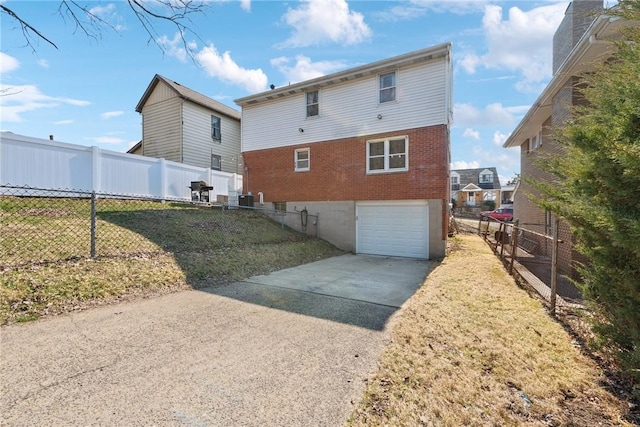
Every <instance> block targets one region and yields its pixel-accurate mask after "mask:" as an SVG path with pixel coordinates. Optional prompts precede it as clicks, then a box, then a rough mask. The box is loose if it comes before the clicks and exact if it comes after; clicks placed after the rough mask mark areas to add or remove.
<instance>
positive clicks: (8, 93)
mask: <svg viewBox="0 0 640 427" xmlns="http://www.w3.org/2000/svg"><path fill="white" fill-rule="evenodd" d="M12 89H13V87H7V88H4V89H0V96H11V95H17V94H19V93H20V92H22V90H18V91H13V92H11V90H12Z"/></svg>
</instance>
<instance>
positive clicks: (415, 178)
mask: <svg viewBox="0 0 640 427" xmlns="http://www.w3.org/2000/svg"><path fill="white" fill-rule="evenodd" d="M447 132H448V130H447V127H446V126H444V125H439V126H431V127H424V128H417V129H409V130H403V131H395V132H392V133H381V134H375V135H367V136H362V137H354V138H345V139H338V140H332V141H323V142H315V143H312V144H302V145H296V146H289V147H280V148H273V149H269V150H257V151H248V152H245V153H243V158H244V163H245V174H244V181H243V182H244V192H249V191H251V192H252V193H253V194H254V195H255V194H257V193H258V192H262V193H263V195H264V200H265V202H293V201H314V200H315V201H347V200H355V201H357V200H412V199H422V200H424V199H436V200H440V201H442V204H443V206H447V203H448V202H449V200H448V191H449V177H448V175H449V160H448V159H449V139H448V133H447ZM402 135H407V136H408V137H409V170H408V171H407V172H393V173H384V174H370V175H367V172H366V166H367V160H366V142H367V141H368V140H373V139H380V138H386V137H392V136H402ZM307 147H308V148H310V155H309V158H310V170H309V171H307V172H295V171H294V151H295V150H296V149H299V148H307ZM442 217H443V230H442V233H443V235H445V236H446V233H447V230H446V224H448V213H447V210H446V209H443V213H442Z"/></svg>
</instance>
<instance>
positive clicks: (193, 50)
mask: <svg viewBox="0 0 640 427" xmlns="http://www.w3.org/2000/svg"><path fill="white" fill-rule="evenodd" d="M156 41H157V42H158V44H160V45H161V46H162V48H163V50H164V51H165V53H166V54H167V55H169V56H172V57H174V58H176V59H178V60H179V61H181V62H186V61H187V58H188V57H192V58H193V59H194V60H195V61H196V62H197V63H198V64H199V65H200V66H201V67H202V68H203V69H204V70H205V72H206V73H207V74H208V75H209V76H211V77H215V78H218V79H220V80H222V81H223V82H226V83H231V84H234V85H237V86H241V87H243V88H244V89H245V90H247V91H249V92H251V93H256V92H260V91H263V90H266V88H267V81H268V79H267V75H266V74H265V73H264V72H263V71H262V69H260V68H258V69H254V70H250V69H246V68H242V67H240V66H239V65H238V64H237V63H236V62H235V61H234V60H233V59H232V58H231V53H230V52H229V51H226V52H224V53H222V54H220V53H219V52H218V50H217V49H216V47H215V46H214V45H213V44H210V45H208V46H205V47H203V48H202V49H200V51H199V52H198V51H197V50H198V45H197V43H196V42H193V41H191V42H187V43H186V46H185V42H184V40H183V39H182V37H181V36H180V33H176V34H175V35H174V37H173V39H169V37H167V36H166V35H163V36H162V37H159V38H158V39H156Z"/></svg>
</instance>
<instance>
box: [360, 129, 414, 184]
mask: <svg viewBox="0 0 640 427" xmlns="http://www.w3.org/2000/svg"><path fill="white" fill-rule="evenodd" d="M399 140H404V152H403V153H401V154H400V153H393V154H391V153H390V152H389V147H390V143H391V142H392V141H399ZM380 142H383V143H384V145H383V147H384V152H383V154H382V155H380V154H377V155H375V156H373V157H372V156H371V144H377V143H380ZM398 154H400V155H403V156H404V167H402V168H393V167H390V160H391V158H392V156H395V155H398ZM380 157H382V158H383V159H384V167H383V169H371V159H372V158H380ZM366 161H367V166H366V173H367V175H376V174H384V173H398V172H407V171H409V136H408V135H401V136H390V137H387V138H380V139H372V140H369V141H367V142H366Z"/></svg>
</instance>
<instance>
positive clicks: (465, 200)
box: [451, 167, 501, 208]
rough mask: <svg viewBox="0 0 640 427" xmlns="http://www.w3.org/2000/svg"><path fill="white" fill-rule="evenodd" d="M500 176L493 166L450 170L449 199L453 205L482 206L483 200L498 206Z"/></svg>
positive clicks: (458, 206) (457, 206)
mask: <svg viewBox="0 0 640 427" xmlns="http://www.w3.org/2000/svg"><path fill="white" fill-rule="evenodd" d="M500 190H501V189H500V178H499V177H498V171H497V170H496V168H495V167H490V168H478V169H455V170H452V171H451V199H452V200H455V207H456V208H461V207H465V206H471V207H474V206H477V207H482V204H483V203H484V202H485V201H489V200H490V201H493V202H495V207H499V206H500V200H501V195H500Z"/></svg>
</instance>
